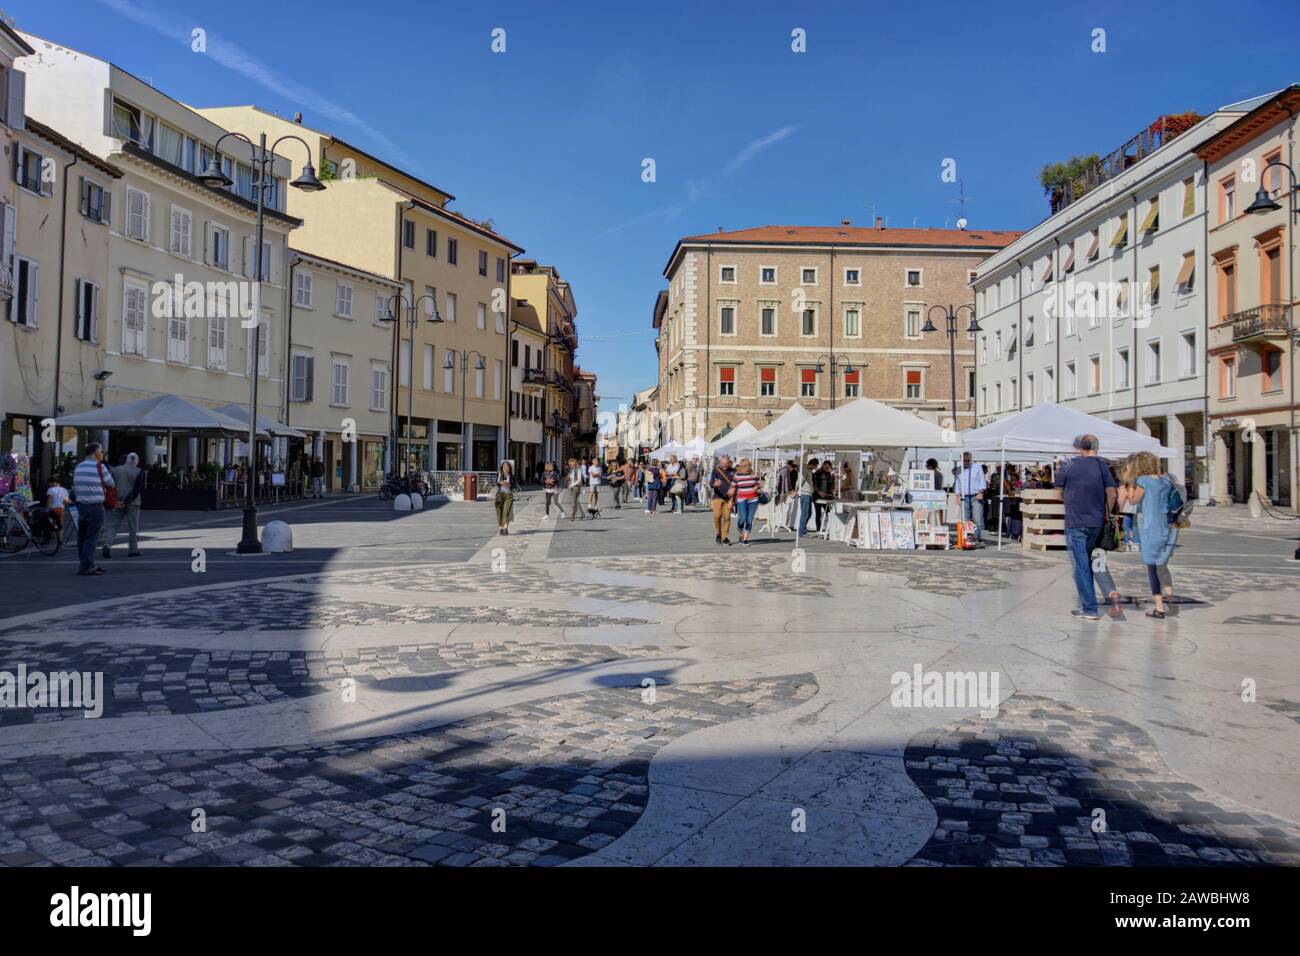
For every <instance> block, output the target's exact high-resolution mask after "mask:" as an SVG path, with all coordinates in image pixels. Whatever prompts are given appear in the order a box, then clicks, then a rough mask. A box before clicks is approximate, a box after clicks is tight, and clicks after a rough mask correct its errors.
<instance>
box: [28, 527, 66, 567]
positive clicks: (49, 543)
mask: <svg viewBox="0 0 1300 956" xmlns="http://www.w3.org/2000/svg"><path fill="white" fill-rule="evenodd" d="M32 544H34V545H35V546H36V550H37V551H39V552H40V553H41V554H43V555H45V556H46V557H47V558H52V557H54V555H56V554H58V553H59V548H60V547H62V546H63V537H62V535H60V534H59V532H58V529H56V528H55V527H54V523H53V521H51V520H50V519H49V518H45V519H42V521H41V523H40V524H39V525H38V526H37V527H35V528H33V529H32Z"/></svg>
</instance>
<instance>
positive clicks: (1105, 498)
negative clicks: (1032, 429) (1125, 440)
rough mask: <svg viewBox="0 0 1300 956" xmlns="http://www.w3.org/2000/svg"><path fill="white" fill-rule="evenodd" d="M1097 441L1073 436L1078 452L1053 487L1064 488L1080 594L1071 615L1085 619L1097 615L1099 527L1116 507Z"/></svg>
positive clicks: (1069, 542)
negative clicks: (1094, 563) (1094, 558)
mask: <svg viewBox="0 0 1300 956" xmlns="http://www.w3.org/2000/svg"><path fill="white" fill-rule="evenodd" d="M1099 444H1100V443H1099V442H1098V441H1097V436H1096V435H1079V436H1078V437H1077V438H1075V439H1074V447H1075V449H1076V450H1077V451H1078V452H1079V454H1078V455H1076V456H1075V457H1074V458H1071V459H1070V460H1069V461H1067V462H1066V463H1065V464H1064V465H1062V466H1061V468H1060V469H1059V470H1058V471H1057V473H1056V487H1058V488H1060V489H1062V490H1063V492H1064V497H1065V543H1066V547H1067V548H1068V549H1069V551H1070V564H1071V565H1072V566H1073V569H1074V587H1075V590H1076V591H1078V595H1079V607H1078V609H1077V610H1073V611H1071V612H1070V614H1072V615H1073V616H1074V617H1079V618H1083V619H1084V620H1088V621H1096V620H1098V619H1099V617H1100V615H1099V614H1098V613H1097V590H1096V582H1095V581H1094V579H1093V571H1092V553H1093V551H1094V550H1095V549H1096V548H1097V545H1098V543H1099V542H1100V540H1101V533H1102V529H1103V528H1104V527H1105V525H1106V522H1107V520H1109V515H1110V513H1111V511H1113V510H1114V508H1115V501H1116V497H1117V493H1116V490H1115V477H1114V475H1112V474H1111V472H1110V468H1109V467H1108V466H1107V465H1106V463H1105V462H1104V461H1102V460H1101V459H1100V458H1098V457H1097V451H1098V445H1099Z"/></svg>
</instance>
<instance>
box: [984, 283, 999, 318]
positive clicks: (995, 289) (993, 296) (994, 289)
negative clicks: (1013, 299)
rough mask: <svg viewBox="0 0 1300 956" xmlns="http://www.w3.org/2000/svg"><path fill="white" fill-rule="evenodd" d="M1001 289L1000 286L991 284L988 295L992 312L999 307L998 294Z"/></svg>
mask: <svg viewBox="0 0 1300 956" xmlns="http://www.w3.org/2000/svg"><path fill="white" fill-rule="evenodd" d="M1001 291H1002V290H1001V288H1000V287H999V286H996V285H991V286H989V288H988V292H987V295H988V300H989V311H990V312H992V311H994V310H995V309H996V308H997V307H998V296H999V294H1000V293H1001Z"/></svg>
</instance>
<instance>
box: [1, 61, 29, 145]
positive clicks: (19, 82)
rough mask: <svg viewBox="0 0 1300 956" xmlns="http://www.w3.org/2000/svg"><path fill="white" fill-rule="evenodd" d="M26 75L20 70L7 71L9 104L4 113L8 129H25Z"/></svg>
mask: <svg viewBox="0 0 1300 956" xmlns="http://www.w3.org/2000/svg"><path fill="white" fill-rule="evenodd" d="M26 110H27V74H26V73H24V72H23V71H22V70H15V69H10V70H9V103H8V112H6V113H5V116H6V117H7V120H6V121H7V122H8V124H9V128H10V129H13V130H22V129H26V128H27V118H26Z"/></svg>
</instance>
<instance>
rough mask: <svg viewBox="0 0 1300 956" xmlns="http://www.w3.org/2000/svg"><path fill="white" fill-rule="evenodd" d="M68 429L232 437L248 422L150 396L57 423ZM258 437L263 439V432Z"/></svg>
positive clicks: (243, 433) (176, 397) (244, 432)
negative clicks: (217, 434)
mask: <svg viewBox="0 0 1300 956" xmlns="http://www.w3.org/2000/svg"><path fill="white" fill-rule="evenodd" d="M58 423H59V424H60V425H66V426H68V427H69V428H95V429H108V428H114V429H117V430H119V431H132V432H154V433H157V432H165V431H176V432H217V433H220V434H222V435H230V436H233V437H240V436H246V435H247V434H248V422H247V420H245V421H242V422H241V421H240V420H239V419H238V418H232V417H231V416H229V415H226V414H223V413H222V412H220V411H218V410H217V409H213V408H207V407H205V406H203V405H195V404H194V403H193V402H191V401H190V400H189V399H185V398H181V397H180V396H179V395H154V396H152V397H151V398H141V399H137V400H136V401H134V402H124V403H123V404H121V405H112V406H110V407H108V408H96V409H94V410H93V411H89V412H79V413H78V414H76V415H65V416H63V417H62V418H60V419H59V420H58ZM261 434H262V435H263V436H265V434H266V432H265V431H262V432H261Z"/></svg>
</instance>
